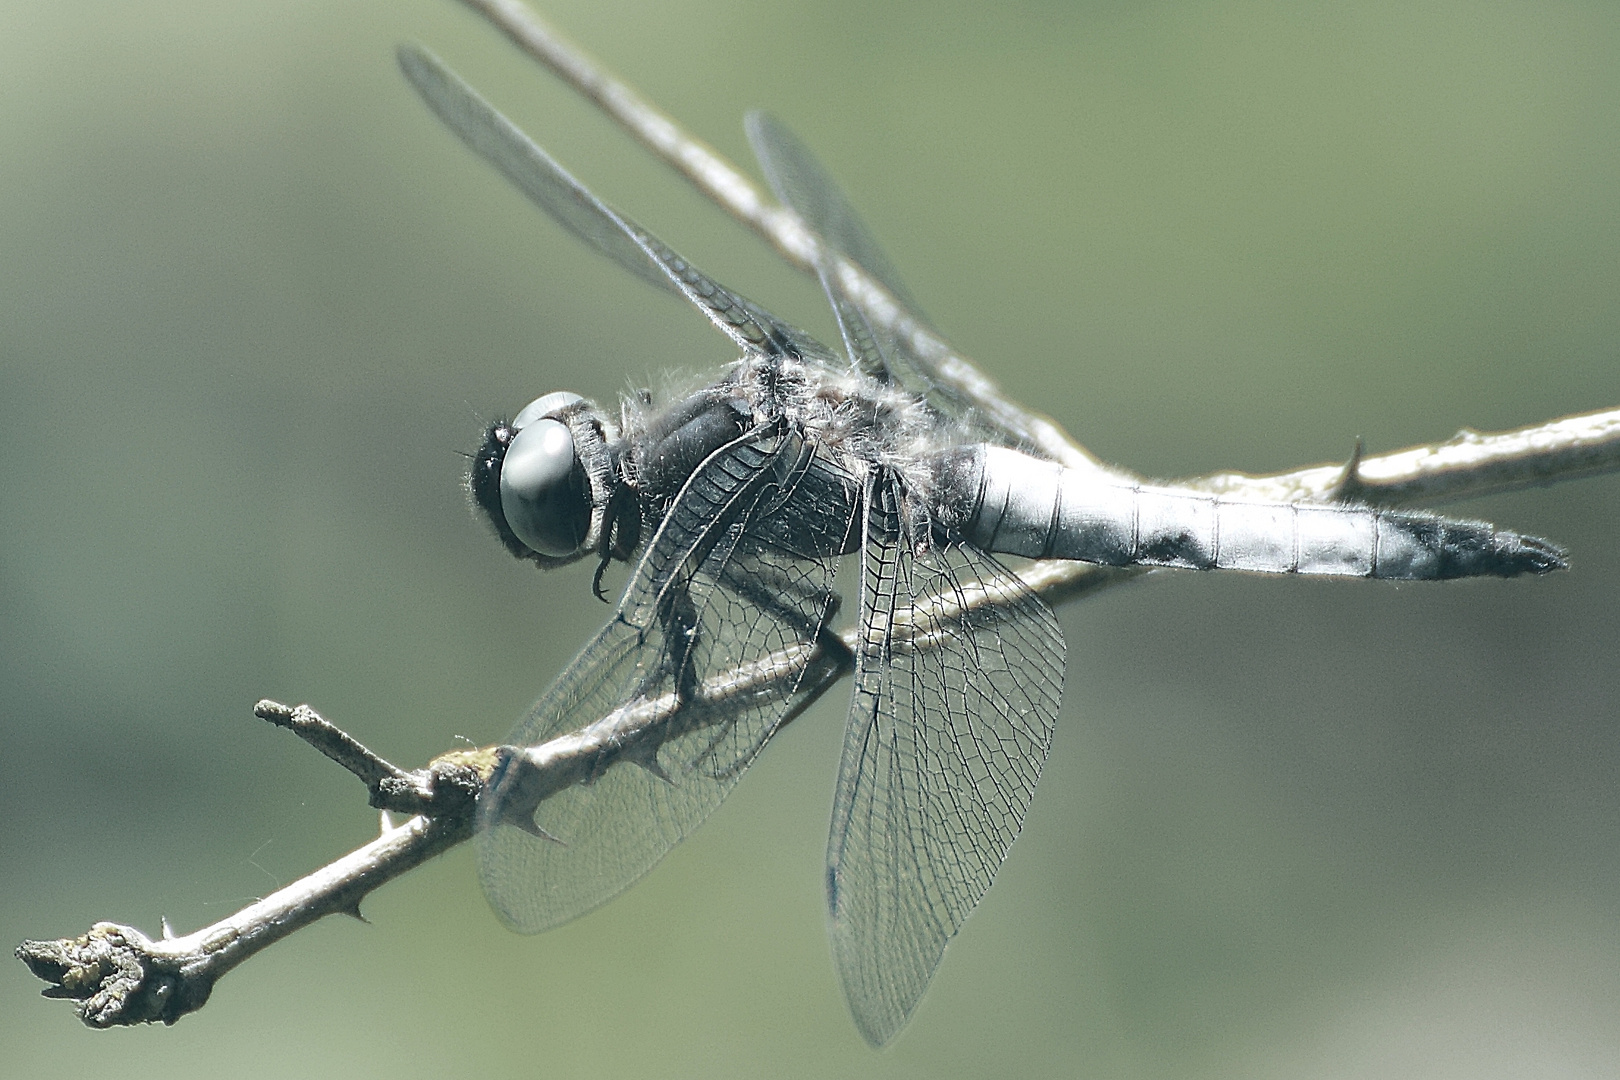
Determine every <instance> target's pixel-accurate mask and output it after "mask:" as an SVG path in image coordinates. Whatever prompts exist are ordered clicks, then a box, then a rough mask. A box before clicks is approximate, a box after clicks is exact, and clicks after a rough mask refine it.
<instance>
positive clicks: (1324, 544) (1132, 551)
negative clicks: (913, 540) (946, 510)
mask: <svg viewBox="0 0 1620 1080" xmlns="http://www.w3.org/2000/svg"><path fill="white" fill-rule="evenodd" d="M959 460H960V459H959ZM963 464H965V465H966V466H967V467H966V468H959V469H953V470H951V472H952V473H953V474H954V476H955V477H956V478H957V482H958V485H960V486H959V490H961V491H962V492H963V498H962V502H961V503H959V504H958V505H963V506H964V509H965V510H966V512H965V513H963V514H961V515H960V516H959V518H958V520H960V521H962V523H963V524H962V525H961V526H960V527H959V528H960V532H961V534H962V539H964V540H965V541H967V542H968V543H970V544H973V545H974V546H976V547H979V548H981V549H982V550H985V551H994V552H1000V553H1002V554H1006V555H1024V556H1028V557H1030V558H1052V559H1074V560H1078V561H1081V562H1090V563H1101V564H1103V565H1106V566H1174V567H1183V568H1186V569H1190V570H1248V571H1253V572H1258V573H1271V574H1316V575H1329V576H1341V577H1368V578H1385V579H1393V580H1400V581H1417V580H1439V579H1445V578H1458V577H1476V576H1482V575H1490V576H1497V577H1513V576H1516V575H1518V574H1525V573H1546V572H1548V571H1551V570H1559V569H1562V568H1563V567H1564V566H1565V565H1566V564H1565V561H1564V553H1563V551H1562V549H1560V548H1558V547H1557V546H1556V545H1554V544H1551V543H1549V542H1548V541H1546V540H1542V539H1539V538H1537V537H1532V536H1523V535H1520V534H1518V533H1513V532H1507V531H1505V530H1500V529H1497V528H1495V527H1494V526H1492V525H1489V524H1487V523H1485V522H1477V521H1460V520H1455V519H1450V518H1441V517H1435V516H1433V515H1429V514H1415V513H1403V512H1400V511H1394V510H1380V509H1374V508H1371V507H1365V506H1351V505H1343V504H1334V503H1276V502H1259V501H1254V500H1246V499H1232V498H1226V497H1222V496H1217V495H1212V494H1208V493H1204V492H1199V491H1195V490H1193V489H1190V488H1170V487H1154V486H1151V485H1147V484H1134V483H1129V482H1124V481H1120V480H1116V479H1111V478H1108V477H1105V476H1099V475H1097V474H1093V473H1085V472H1080V471H1077V470H1074V469H1068V468H1065V467H1063V466H1061V465H1057V464H1055V463H1053V462H1049V461H1042V460H1040V459H1038V458H1032V457H1030V456H1029V455H1027V454H1022V453H1019V452H1017V451H1015V450H1009V449H1006V448H1004V447H999V446H988V445H981V446H977V447H974V448H972V449H971V450H970V451H969V453H968V455H967V457H966V460H965V461H963ZM964 504H965V505H964Z"/></svg>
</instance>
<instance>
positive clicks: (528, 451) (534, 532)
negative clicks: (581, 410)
mask: <svg viewBox="0 0 1620 1080" xmlns="http://www.w3.org/2000/svg"><path fill="white" fill-rule="evenodd" d="M501 512H502V513H503V514H505V515H506V523H507V525H508V526H510V527H511V529H512V532H513V534H514V535H516V536H517V538H518V539H519V540H521V541H523V542H524V543H525V544H527V545H528V546H529V547H530V548H532V549H533V550H535V551H537V552H539V553H540V554H542V555H549V556H551V557H553V558H559V559H560V558H565V557H567V556H569V555H573V554H575V553H577V552H578V551H579V549H580V545H582V544H583V543H584V542H585V534H586V533H587V532H589V531H590V525H591V500H590V492H589V490H588V489H587V487H586V484H585V472H584V470H583V469H582V468H581V467H580V465H579V460H578V458H576V457H575V455H574V437H573V436H572V435H570V434H569V432H568V427H567V425H566V424H563V423H561V422H559V421H557V420H551V419H545V420H535V421H533V422H531V423H530V424H529V425H528V426H526V427H525V428H523V430H522V431H519V432H518V433H517V434H516V435H515V436H513V438H512V443H511V445H510V446H508V447H507V448H506V456H505V457H504V458H502V460H501Z"/></svg>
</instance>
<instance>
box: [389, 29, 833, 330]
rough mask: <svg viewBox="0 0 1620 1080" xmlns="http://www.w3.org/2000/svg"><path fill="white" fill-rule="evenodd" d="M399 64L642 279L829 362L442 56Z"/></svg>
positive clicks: (502, 164) (410, 57)
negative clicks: (648, 225) (628, 213)
mask: <svg viewBox="0 0 1620 1080" xmlns="http://www.w3.org/2000/svg"><path fill="white" fill-rule="evenodd" d="M399 66H400V69H401V70H402V71H403V72H404V73H405V77H406V78H407V79H408V80H410V83H411V85H412V86H414V87H415V88H416V91H417V92H418V93H419V94H421V95H422V98H423V100H424V101H426V102H427V104H428V107H429V108H431V109H432V110H433V111H434V113H436V114H437V115H438V117H439V119H440V120H443V121H444V123H445V125H446V126H447V127H449V128H450V130H452V131H454V132H455V133H456V134H457V135H458V136H460V137H461V140H462V141H463V142H465V143H466V144H467V145H468V146H469V147H471V148H472V149H473V150H475V151H476V152H477V153H478V154H479V155H480V156H482V157H483V158H485V159H486V160H487V161H489V162H490V163H491V164H492V165H494V166H495V167H496V168H497V169H499V170H500V171H501V172H502V173H503V174H504V175H505V176H506V178H507V179H508V180H510V181H511V182H512V183H513V184H514V185H515V186H516V187H517V188H518V190H520V191H522V192H523V194H525V195H527V196H528V197H529V200H530V201H531V202H533V203H534V204H535V205H536V206H539V207H540V208H541V209H542V210H544V211H545V212H546V213H548V214H550V215H551V216H552V218H553V219H555V220H556V221H557V223H558V224H560V225H562V226H563V228H565V229H567V230H568V231H569V232H571V233H573V234H574V235H575V236H577V237H579V238H580V239H581V240H583V241H585V243H587V244H589V245H590V246H591V247H593V248H595V249H596V250H597V251H599V252H601V253H602V254H603V255H606V256H607V257H608V258H610V259H612V260H613V261H614V262H616V263H618V264H619V265H620V266H622V267H624V268H625V269H626V270H628V271H630V272H631V273H632V274H635V275H636V276H637V277H639V278H641V279H642V280H643V281H646V282H649V283H650V284H653V285H656V286H658V287H659V288H661V289H664V290H666V291H669V292H673V293H675V294H676V295H678V296H681V297H684V298H685V299H686V300H687V301H689V302H690V303H691V304H692V305H693V306H694V307H696V308H697V309H698V310H699V311H701V312H703V314H704V315H706V316H708V318H709V321H710V322H712V323H714V325H715V326H717V327H719V328H720V330H721V331H722V332H723V333H725V334H726V335H727V336H728V337H730V338H731V339H732V340H733V341H735V342H736V343H737V344H739V345H741V346H742V347H744V348H746V349H751V350H754V351H756V352H761V353H764V354H766V355H771V356H774V355H781V354H783V353H792V354H793V355H798V356H806V357H816V358H825V357H827V351H826V349H825V347H823V346H821V345H820V344H818V343H817V342H816V341H815V339H813V338H811V337H810V336H809V335H808V334H806V333H805V332H804V331H802V330H799V329H796V328H795V327H792V326H790V325H788V324H787V323H784V322H782V321H781V320H780V319H778V318H777V317H776V316H774V315H772V314H771V313H770V312H768V311H766V310H764V309H763V308H761V307H759V306H758V305H757V304H754V303H752V302H751V301H749V300H746V299H744V298H743V297H741V296H738V295H737V294H736V293H734V292H732V291H731V290H729V289H727V288H726V287H725V286H723V285H721V284H719V283H718V282H716V281H714V280H713V279H712V278H710V277H709V276H708V275H706V274H704V273H703V272H702V271H701V270H699V269H698V268H697V267H695V266H693V265H692V264H691V263H689V262H687V261H686V260H685V259H683V258H682V257H681V256H680V255H679V254H677V253H676V252H675V251H674V250H673V249H671V248H670V247H669V245H667V244H665V243H664V242H663V241H661V240H659V239H658V238H657V237H656V236H654V235H653V234H652V233H650V232H648V231H647V230H646V229H644V228H642V227H641V226H640V225H638V224H636V222H634V221H632V220H631V219H629V218H627V217H625V216H624V215H622V214H620V213H619V212H618V211H617V210H614V209H613V208H612V207H610V206H608V205H607V204H606V203H604V202H603V201H602V200H601V199H598V198H597V197H596V196H595V195H594V194H592V193H591V191H590V190H589V189H588V188H586V187H585V185H584V184H581V183H580V182H579V181H578V180H576V179H574V177H573V176H571V175H570V174H569V173H568V171H567V170H565V169H564V168H563V167H562V166H561V165H559V164H557V162H556V161H555V160H553V159H552V157H551V155H549V154H547V153H546V152H545V151H544V150H542V149H541V148H540V147H539V146H538V145H537V144H536V143H535V142H534V140H533V139H530V138H529V137H528V136H527V135H525V134H524V133H523V131H522V130H521V129H520V128H518V126H517V125H516V124H514V123H512V121H510V120H508V119H507V118H506V117H505V116H503V115H501V113H500V112H498V111H497V110H496V109H495V107H494V106H493V105H491V104H490V103H489V102H488V101H486V100H484V98H483V97H482V96H481V95H480V94H479V93H478V91H476V90H474V89H473V88H472V87H471V86H469V85H468V84H467V83H466V82H465V81H463V80H462V79H461V77H460V76H458V75H457V74H456V73H455V72H453V71H451V70H450V69H449V68H448V67H446V66H445V65H444V63H443V62H442V61H440V60H439V58H438V57H436V56H434V55H433V54H432V53H430V52H428V51H427V50H425V49H422V48H419V47H417V46H414V45H402V46H400V49H399Z"/></svg>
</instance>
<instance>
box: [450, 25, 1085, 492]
mask: <svg viewBox="0 0 1620 1080" xmlns="http://www.w3.org/2000/svg"><path fill="white" fill-rule="evenodd" d="M462 2H463V3H465V4H466V5H467V6H468V7H470V8H472V9H473V10H475V11H477V12H479V13H480V14H482V15H483V16H484V17H485V18H487V19H488V20H489V21H490V22H491V23H492V24H494V26H495V27H496V28H497V29H499V30H501V31H502V32H503V33H505V34H506V35H507V37H509V38H511V39H512V41H513V42H514V43H516V44H517V46H518V47H519V48H521V49H522V50H523V51H524V52H526V53H528V54H529V55H530V56H532V57H533V58H534V59H536V60H538V61H539V62H540V63H541V64H542V65H544V66H545V67H546V68H547V69H548V70H550V71H551V72H552V73H553V74H555V75H556V76H557V77H558V78H560V79H562V81H563V82H565V83H566V84H568V85H569V86H571V87H573V88H574V89H575V90H577V91H579V93H580V94H582V95H584V96H585V97H586V98H587V99H589V100H590V101H591V102H592V103H594V104H595V105H596V106H597V107H598V108H600V109H601V110H602V111H603V112H604V113H606V114H607V115H608V116H609V117H611V118H612V119H613V120H615V121H617V122H618V123H619V125H620V126H622V127H623V128H624V129H625V130H626V131H628V132H629V133H630V135H631V137H633V138H634V139H635V140H636V141H637V142H639V143H641V144H642V145H643V146H645V147H646V148H647V149H649V150H651V151H652V152H653V153H654V154H655V155H657V156H658V157H660V158H662V159H663V160H664V161H665V162H666V163H668V165H669V166H670V167H671V168H673V169H674V170H675V171H676V172H678V173H680V174H681V175H682V176H684V177H685V178H686V179H687V180H688V181H689V182H690V183H691V184H692V186H694V187H696V188H697V189H698V190H699V191H700V192H702V193H703V194H704V195H707V196H708V197H709V198H710V199H712V200H713V201H714V202H715V203H716V204H718V205H719V207H720V208H721V209H722V210H724V211H725V212H726V213H727V214H729V215H731V216H732V217H733V218H736V219H737V220H738V221H739V222H741V223H742V224H744V225H746V226H748V227H749V228H750V229H752V230H754V232H755V233H757V234H758V235H759V236H760V237H761V238H762V239H764V240H765V242H766V243H768V244H770V245H771V247H772V248H774V249H775V250H776V252H777V253H778V254H779V255H781V256H782V258H784V259H785V260H787V262H788V263H789V264H790V265H792V266H795V267H797V268H798V269H800V270H802V271H804V272H805V273H807V274H810V275H812V276H814V275H815V272H816V269H815V268H816V266H817V264H818V262H819V261H820V259H821V241H820V239H819V238H818V237H817V236H816V234H815V233H813V232H811V231H810V230H809V229H807V228H806V227H805V225H804V223H803V222H802V221H800V220H799V217H798V215H797V214H795V213H793V211H791V210H788V209H785V208H783V207H781V206H778V205H777V204H776V203H775V201H774V200H771V199H769V198H767V197H766V196H765V194H764V192H762V191H760V189H759V187H758V186H757V185H755V183H754V182H753V181H752V180H751V179H749V177H748V175H747V174H746V173H744V172H743V171H742V170H741V169H739V168H737V166H735V165H733V164H732V163H731V162H730V161H728V160H726V158H725V157H724V156H723V155H721V154H720V153H719V152H717V151H716V150H714V148H712V147H710V146H709V145H708V144H707V143H705V142H703V141H702V140H700V139H697V138H695V137H693V136H692V135H690V134H689V133H687V132H686V131H685V130H684V129H683V128H682V127H681V126H680V124H678V123H676V122H675V120H674V119H672V118H671V117H670V116H668V115H666V114H665V113H664V112H662V111H661V110H659V109H658V108H657V106H655V105H653V104H652V103H651V102H650V101H648V100H647V99H646V98H644V97H642V96H641V94H640V93H639V92H637V91H636V89H635V88H634V87H632V86H631V85H630V84H628V83H626V82H624V81H623V80H622V79H619V78H618V77H616V76H615V75H613V74H612V73H611V72H610V71H608V69H607V68H605V67H604V66H602V65H601V64H599V63H598V62H597V61H596V60H595V59H593V58H592V57H591V56H590V55H589V54H587V53H586V52H585V51H584V50H582V49H580V48H579V47H578V46H576V45H575V44H573V43H572V42H570V41H569V40H567V39H566V38H565V37H563V36H562V35H561V34H560V33H558V32H557V31H556V30H555V29H554V28H553V27H552V26H550V25H549V24H548V23H546V21H545V20H543V19H541V18H540V16H539V15H537V14H535V13H534V11H533V10H531V9H530V8H529V7H527V6H526V5H524V4H521V3H518V2H516V0H462ZM836 265H837V272H838V274H839V276H840V278H841V279H842V282H843V284H844V287H845V288H846V289H847V290H848V292H849V295H850V296H851V297H852V298H853V299H854V300H855V301H856V302H857V303H858V304H859V305H860V307H861V309H862V310H863V311H864V312H865V313H866V316H867V318H869V319H871V320H872V322H873V323H874V324H875V325H876V326H877V327H878V328H880V329H884V330H888V331H891V332H892V333H894V334H895V335H896V336H897V337H899V338H900V339H901V340H903V341H906V342H907V343H908V344H909V345H910V346H911V348H912V349H913V350H914V351H915V352H916V353H917V355H919V356H921V357H923V358H924V359H926V360H928V361H929V362H931V363H932V364H933V365H934V366H935V368H936V369H937V374H938V376H939V377H940V379H941V380H942V381H943V382H945V383H946V384H947V385H949V386H950V387H951V388H952V389H954V390H956V391H958V392H960V393H961V394H963V395H964V396H966V397H967V398H969V399H971V400H972V401H973V402H974V403H975V404H977V405H978V407H979V408H980V410H982V411H983V413H984V414H985V416H986V417H987V418H988V419H989V420H991V421H992V422H994V423H995V424H997V425H998V426H1000V427H1001V428H1002V429H1003V430H1004V431H1006V432H1007V433H1008V434H1010V435H1012V436H1013V437H1014V438H1015V439H1018V440H1021V441H1025V442H1028V443H1030V444H1031V445H1033V446H1035V447H1038V448H1039V449H1040V450H1041V452H1042V453H1044V454H1046V455H1047V456H1048V457H1050V458H1051V459H1052V460H1053V461H1060V462H1062V463H1063V464H1065V465H1070V466H1075V467H1082V468H1083V467H1087V466H1096V465H1098V464H1099V462H1098V460H1097V459H1096V458H1095V457H1093V456H1092V455H1091V454H1090V453H1089V452H1087V451H1086V450H1085V448H1084V447H1082V446H1081V445H1080V444H1079V443H1077V442H1075V441H1074V440H1073V439H1071V438H1070V437H1069V436H1068V434H1067V433H1066V432H1064V431H1063V429H1062V428H1060V427H1058V426H1057V425H1056V424H1055V423H1053V422H1052V421H1051V420H1049V419H1047V418H1046V417H1044V416H1041V415H1039V414H1037V413H1034V412H1031V411H1030V410H1028V409H1026V408H1024V407H1023V406H1021V405H1019V404H1018V403H1017V402H1015V401H1013V400H1012V399H1011V398H1008V397H1007V396H1006V395H1005V394H1003V393H1002V392H1001V389H1000V388H999V387H998V386H996V384H995V383H994V382H992V381H991V380H990V379H988V378H986V377H985V375H984V373H983V372H981V371H980V370H979V369H978V368H977V367H976V366H975V365H974V364H973V363H972V361H970V360H968V359H967V358H966V357H965V356H963V355H962V354H960V353H958V352H957V351H955V350H954V349H953V348H951V346H950V345H949V343H947V342H946V341H945V340H944V339H942V338H940V337H939V335H937V334H936V333H934V332H933V331H932V330H931V329H929V328H928V327H927V326H924V325H923V324H922V323H920V322H918V321H917V320H916V319H915V318H913V317H912V316H911V314H910V313H909V312H907V311H906V309H905V308H904V306H902V305H901V304H900V303H899V302H898V301H896V299H895V298H894V296H893V295H891V294H890V293H889V291H888V290H887V289H885V288H884V287H883V286H882V284H880V283H879V282H878V281H876V280H875V279H873V278H872V277H871V276H870V275H868V274H867V273H866V272H865V271H863V270H862V269H861V268H860V267H859V266H856V265H855V264H854V263H852V262H850V261H848V260H847V259H843V258H840V259H838V260H837V261H836Z"/></svg>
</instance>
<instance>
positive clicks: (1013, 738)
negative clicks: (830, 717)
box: [827, 474, 1064, 1046]
mask: <svg viewBox="0 0 1620 1080" xmlns="http://www.w3.org/2000/svg"><path fill="white" fill-rule="evenodd" d="M869 500H870V504H869V508H868V510H867V525H866V529H867V532H866V537H865V541H864V543H865V558H864V562H865V571H864V577H863V584H862V590H861V619H860V633H861V644H860V647H859V649H858V650H857V656H856V673H855V691H854V698H853V701H852V702H851V704H850V714H849V727H848V730H847V732H846V734H845V741H844V754H843V762H842V764H841V766H840V768H839V774H838V787H837V790H836V794H835V796H834V801H833V819H832V833H831V836H830V838H829V840H828V847H827V899H828V905H829V907H830V909H831V916H832V931H831V932H832V944H833V957H834V960H835V962H836V964H837V967H838V972H839V976H840V978H841V979H842V981H843V985H844V994H845V997H846V998H847V999H848V1001H849V1006H850V1010H851V1012H853V1013H854V1015H855V1022H856V1024H857V1025H858V1026H859V1027H860V1029H861V1033H862V1034H863V1035H865V1036H866V1039H867V1041H869V1042H871V1043H872V1044H873V1045H876V1046H881V1045H883V1044H884V1043H886V1042H888V1041H889V1040H890V1039H891V1038H893V1037H894V1035H895V1034H896V1033H897V1032H899V1030H900V1029H901V1028H902V1027H904V1026H905V1023H906V1021H907V1020H908V1019H909V1018H910V1016H911V1013H912V1011H913V1010H914V1009H915V1008H916V1006H917V1002H918V1000H919V999H920V998H921V997H922V994H923V991H924V990H925V989H927V987H928V983H929V980H930V979H932V978H933V975H934V969H935V968H936V967H938V965H939V961H940V958H941V957H942V956H943V955H944V952H945V945H946V943H947V942H949V941H950V939H951V938H952V936H954V935H955V934H956V931H957V930H958V929H959V928H960V927H961V925H962V923H963V921H964V920H965V919H966V918H967V917H968V915H969V914H970V913H971V912H972V911H973V908H974V906H975V905H977V904H978V902H979V900H980V898H982V897H983V896H984V894H985V891H986V890H987V889H989V888H990V884H991V882H992V881H993V880H994V879H995V875H996V870H997V868H999V867H1000V865H1001V862H1002V860H1003V859H1004V858H1005V857H1006V854H1007V851H1008V849H1009V848H1010V847H1011V846H1012V842H1013V840H1014V839H1016V838H1017V836H1018V831H1019V829H1020V828H1021V827H1022V825H1023V821H1024V815H1025V813H1026V811H1027V810H1028V809H1029V804H1030V800H1031V798H1032V797H1033V796H1034V793H1035V782H1036V780H1038V779H1039V778H1040V774H1041V766H1042V764H1043V763H1044V762H1045V760H1046V753H1047V749H1048V747H1049V746H1050V745H1051V741H1052V731H1053V726H1054V724H1055V722H1056V718H1057V711H1058V705H1059V702H1060V699H1061V695H1062V688H1063V653H1064V649H1063V634H1062V631H1061V630H1060V629H1059V627H1058V624H1057V621H1056V619H1054V618H1053V616H1052V612H1051V609H1050V608H1049V607H1047V605H1046V603H1045V601H1043V600H1041V599H1040V598H1039V597H1038V596H1036V595H1034V594H1033V593H1031V592H1030V591H1029V590H1028V589H1027V588H1025V587H1024V585H1023V584H1022V583H1021V582H1020V581H1019V580H1018V579H1017V578H1016V577H1014V576H1013V575H1012V574H1011V573H1009V572H1008V571H1007V570H1006V569H1005V568H1003V567H1002V566H1001V565H1000V564H999V563H997V562H996V561H995V559H993V558H991V557H990V556H988V555H985V554H983V553H981V552H979V551H977V550H975V549H973V548H971V547H963V546H955V547H950V548H947V549H945V550H938V549H935V550H932V551H927V552H925V553H924V554H918V553H917V552H918V545H917V544H916V543H914V539H915V538H914V536H913V535H912V532H911V528H910V526H909V525H908V523H907V522H906V521H905V520H904V518H903V516H902V513H901V509H900V507H901V499H900V493H899V491H898V490H897V487H896V485H895V484H894V483H893V482H892V481H890V480H886V479H885V478H884V477H883V476H882V475H881V474H880V475H879V477H878V478H877V480H876V481H875V482H874V483H873V484H872V486H871V487H870V488H869ZM986 600H988V601H991V602H990V603H981V602H980V601H986Z"/></svg>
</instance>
